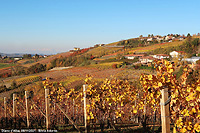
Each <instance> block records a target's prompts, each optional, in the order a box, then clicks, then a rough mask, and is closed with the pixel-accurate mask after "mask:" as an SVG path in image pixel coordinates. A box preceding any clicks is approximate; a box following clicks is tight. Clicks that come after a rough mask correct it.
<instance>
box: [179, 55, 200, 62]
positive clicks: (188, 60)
mask: <svg viewBox="0 0 200 133" xmlns="http://www.w3.org/2000/svg"><path fill="white" fill-rule="evenodd" d="M198 60H200V57H196V56H193V57H191V58H186V59H182V61H187V62H191V63H194V64H196V61H198Z"/></svg>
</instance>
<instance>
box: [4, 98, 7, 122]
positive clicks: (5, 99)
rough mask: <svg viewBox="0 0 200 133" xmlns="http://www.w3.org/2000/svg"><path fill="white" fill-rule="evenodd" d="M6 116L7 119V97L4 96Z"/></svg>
mask: <svg viewBox="0 0 200 133" xmlns="http://www.w3.org/2000/svg"><path fill="white" fill-rule="evenodd" d="M4 113H5V114H4V116H5V118H6V119H7V98H6V97H4Z"/></svg>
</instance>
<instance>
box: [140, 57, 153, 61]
mask: <svg viewBox="0 0 200 133" xmlns="http://www.w3.org/2000/svg"><path fill="white" fill-rule="evenodd" d="M140 59H153V60H154V59H155V58H153V57H152V56H144V57H141V58H140Z"/></svg>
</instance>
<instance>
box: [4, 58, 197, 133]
mask: <svg viewBox="0 0 200 133" xmlns="http://www.w3.org/2000/svg"><path fill="white" fill-rule="evenodd" d="M155 67H156V68H157V71H158V73H157V75H141V78H140V81H141V85H142V88H141V89H139V88H135V87H133V86H132V85H130V84H129V82H128V81H123V80H118V79H114V78H113V79H110V80H109V79H106V80H105V81H104V82H103V83H100V84H98V83H96V82H94V81H93V80H92V78H91V77H90V76H88V77H87V78H86V80H85V85H83V88H82V89H83V90H82V91H76V90H75V89H71V90H69V91H68V90H66V89H65V88H64V87H63V86H62V84H61V83H57V84H53V83H50V82H49V81H48V80H46V81H44V92H45V95H44V96H43V97H42V98H41V97H37V96H35V95H33V92H30V91H29V92H28V91H25V97H20V96H19V95H17V94H13V99H7V98H6V97H4V102H3V105H2V103H1V104H0V105H1V107H0V110H1V112H2V113H1V114H0V116H1V127H2V128H5V129H11V128H13V129H16V128H17V129H23V128H28V129H48V130H52V131H58V130H59V131H63V130H64V131H66V130H67V131H74V130H76V131H78V132H83V131H85V132H90V131H94V132H95V131H97V130H98V131H104V130H105V129H106V128H107V129H110V130H111V129H113V130H115V131H119V132H120V131H121V130H124V131H131V130H132V129H133V128H131V127H135V128H134V129H135V130H137V126H139V125H142V126H143V131H152V132H154V131H155V130H159V129H155V126H154V125H155V124H157V125H160V124H161V126H162V132H163V133H168V132H170V123H171V124H174V126H173V127H174V131H175V130H177V131H180V132H186V131H190V132H200V125H199V123H200V120H199V119H200V110H199V102H200V81H197V82H196V83H195V84H187V82H186V80H187V76H188V72H189V68H186V69H185V70H184V73H183V77H182V80H181V82H178V81H177V80H176V77H175V75H173V72H174V66H173V64H171V63H169V62H167V61H160V62H157V63H156V64H155ZM168 95H169V96H168ZM152 125H153V126H152ZM151 127H153V128H151ZM171 127H172V126H171Z"/></svg>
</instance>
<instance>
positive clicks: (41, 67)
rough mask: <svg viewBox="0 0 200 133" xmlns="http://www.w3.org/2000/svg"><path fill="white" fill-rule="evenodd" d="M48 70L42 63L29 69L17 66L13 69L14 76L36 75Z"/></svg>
mask: <svg viewBox="0 0 200 133" xmlns="http://www.w3.org/2000/svg"><path fill="white" fill-rule="evenodd" d="M46 70H47V67H46V65H43V64H40V63H37V64H35V65H32V66H30V67H29V68H27V67H23V66H15V67H12V76H16V75H28V74H34V73H39V72H43V71H46Z"/></svg>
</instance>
